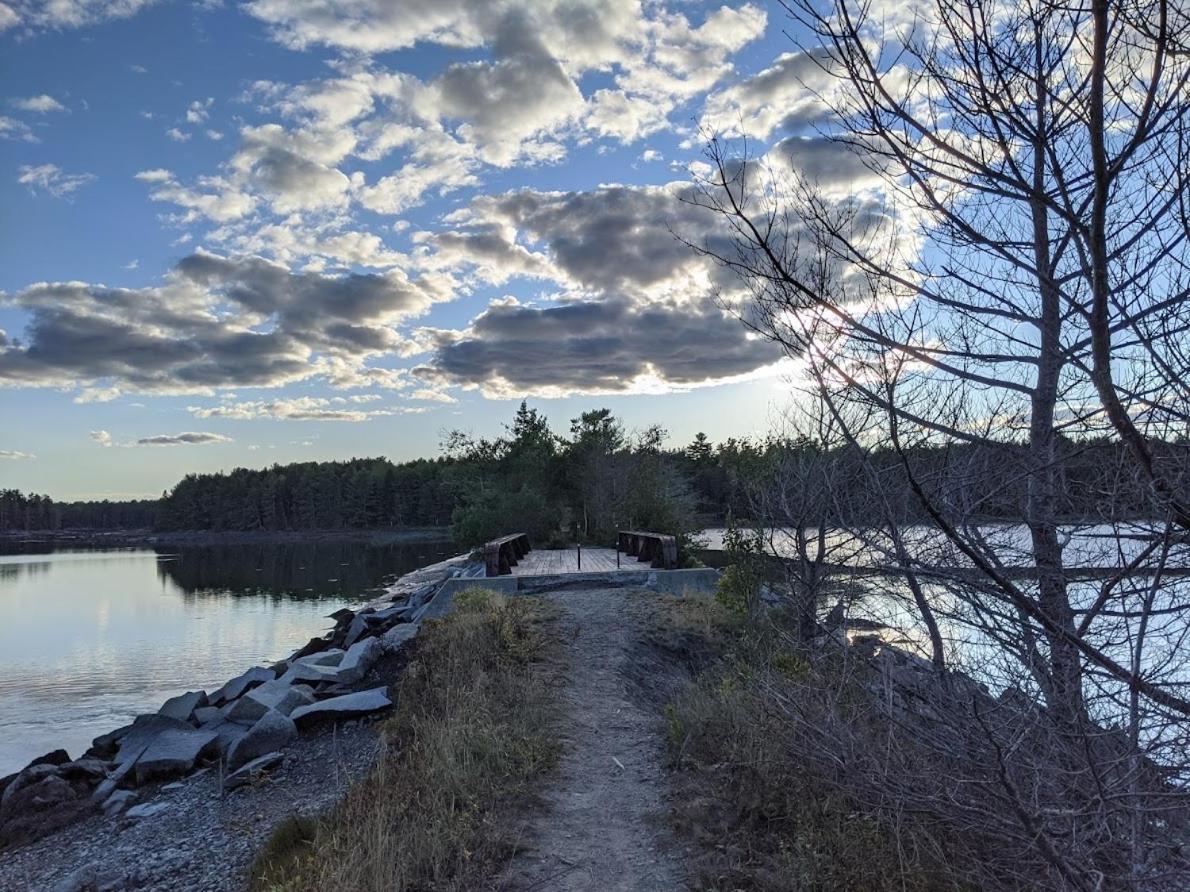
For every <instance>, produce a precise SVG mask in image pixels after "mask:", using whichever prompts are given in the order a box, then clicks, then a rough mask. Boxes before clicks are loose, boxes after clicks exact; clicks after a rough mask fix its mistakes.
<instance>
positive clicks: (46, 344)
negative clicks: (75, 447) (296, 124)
mask: <svg viewBox="0 0 1190 892" xmlns="http://www.w3.org/2000/svg"><path fill="white" fill-rule="evenodd" d="M2 300H3V302H4V303H5V304H8V305H11V306H14V307H17V308H20V309H24V310H27V311H28V312H29V314H30V317H29V321H28V323H27V326H26V329H25V331H24V333H23V335H22V336H21V337H20V338H19V339H18V338H16V337H13V338H10V340H9V341H8V343H6V344H5V343H0V381H7V382H11V383H20V384H26V385H34V386H36V385H43V386H80V385H83V384H88V383H92V382H96V381H104V382H108V383H111V384H112V385H114V386H116V387H122V388H130V389H134V390H146V391H158V392H171V391H172V392H185V391H201V390H211V389H216V388H220V387H237V386H274V385H279V384H283V383H286V382H290V381H296V380H301V379H304V378H309V377H312V376H314V375H317V374H321V373H324V372H325V373H328V374H329V373H330V372H331V371H333V372H334V374H335V375H336V377H337V379H338V380H339V381H340V382H343V381H345V380H348V381H349V380H350V377H351V375H350V372H351V371H352V370H358V369H361V368H362V364H363V362H364V360H366V359H367V358H368V357H370V356H373V355H377V354H381V353H388V352H391V351H393V350H396V349H398V348H399V347H400V346H401V344H402V340H401V338H400V337H399V336H398V335H397V333H396V332H395V330H394V328H393V326H394V325H395V324H396V323H397V322H398V321H399V320H401V319H404V318H406V317H408V316H411V315H415V314H417V313H419V312H421V311H422V310H424V309H425V308H426V307H427V306H429V303H430V297H429V296H428V295H427V294H426V293H425V292H424V291H423V290H422V289H420V288H419V287H418V286H417V285H416V284H415V283H412V282H410V281H408V280H407V279H405V278H404V277H403V276H401V275H399V274H392V275H342V276H330V275H321V274H317V273H292V272H290V271H288V270H287V269H285V268H284V267H282V266H278V265H277V264H273V263H270V262H268V261H264V260H261V259H259V258H225V257H219V256H216V255H213V254H206V253H196V254H192V255H190V256H189V257H186V258H184V259H183V260H182V261H180V262H179V263H178V264H177V266H176V267H175V269H174V270H173V272H172V273H171V275H170V276H169V277H168V278H167V280H166V282H165V283H164V284H162V285H159V286H155V287H150V288H141V289H118V288H105V287H103V286H99V285H88V284H84V283H56V284H39V285H34V286H31V287H30V288H27V289H25V290H24V291H20V292H18V293H16V294H14V295H11V296H7V297H5V298H3V299H2ZM324 362H325V363H330V364H331V365H333V369H329V368H326V367H324Z"/></svg>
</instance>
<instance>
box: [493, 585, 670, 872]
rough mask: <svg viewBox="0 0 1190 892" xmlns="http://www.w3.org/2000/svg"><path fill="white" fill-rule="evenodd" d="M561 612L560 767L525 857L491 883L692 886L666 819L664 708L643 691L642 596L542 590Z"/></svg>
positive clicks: (526, 835) (528, 824)
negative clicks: (639, 662) (639, 678)
mask: <svg viewBox="0 0 1190 892" xmlns="http://www.w3.org/2000/svg"><path fill="white" fill-rule="evenodd" d="M541 597H543V598H546V599H548V600H550V601H552V602H554V603H555V604H557V606H558V608H559V610H560V613H561V615H560V620H559V628H560V629H561V630H562V631H563V634H564V635H565V636H566V641H567V649H568V651H569V654H568V664H569V670H568V672H567V678H566V681H565V687H564V688H563V695H562V696H563V710H564V714H563V718H562V727H561V733H562V738H563V745H564V747H565V750H564V754H563V757H562V760H561V764H560V767H559V771H558V772H557V775H556V777H555V778H554V779H553V781H552V783H551V784H550V785H549V787H548V788H547V789H546V790H545V791H544V793H543V802H542V807H541V808H540V809H537V810H535V811H533V812H532V813H530V814H528V815H526V816H525V817H524V819H523V823H522V826H521V827H520V828H519V833H518V834H514V835H515V836H517V837H518V842H519V853H518V854H517V855H516V856H515V857H514V858H513V860H512V861H511V863H510V864H509V865H508V866H507V868H506V869H505V870H504V871H503V873H502V875H501V876H500V877H499V878H498V881H497V882H496V883H495V884H494V885H495V887H496V888H498V889H504V890H517V892H527V890H562V892H569V890H592V892H594V890H607V892H617V890H667V889H684V888H687V886H688V877H687V873H686V869H685V864H686V863H688V859H686V858H685V857H684V856H683V851H682V849H681V847H680V846H679V844H678V843H677V842H676V841H675V839H674V838H673V836H672V835H671V834H670V832H669V830H668V828H667V826H666V824H665V820H664V813H665V811H666V803H665V794H666V791H667V789H668V787H667V781H666V778H665V775H664V769H663V765H662V757H663V752H662V746H663V741H662V729H661V726H660V719H659V714H658V712H657V710H656V709H655V708H653V707H652V706H651V705H650V704H649V703H648V702H647V701H646V699H645V698H643V697H641V696H640V695H639V692H638V689H639V685H638V684H637V683H636V681H635V679H634V677H633V676H634V672H633V668H634V660H635V657H636V656H637V654H638V651H639V647H640V646H639V636H640V620H641V617H642V609H641V602H640V599H647V598H655V597H656V595H655V594H653V593H644V592H634V591H631V590H624V589H614V588H605V589H581V590H574V591H566V590H564V591H556V592H550V593H547V594H543V595H541Z"/></svg>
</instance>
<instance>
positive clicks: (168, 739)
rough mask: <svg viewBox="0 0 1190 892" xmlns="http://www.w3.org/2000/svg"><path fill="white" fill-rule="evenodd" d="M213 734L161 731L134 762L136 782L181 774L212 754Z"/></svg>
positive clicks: (189, 729)
mask: <svg viewBox="0 0 1190 892" xmlns="http://www.w3.org/2000/svg"><path fill="white" fill-rule="evenodd" d="M215 737H216V735H215V732H214V731H203V730H200V729H197V728H186V729H185V730H179V729H169V730H166V731H162V732H161V733H160V734H158V735H157V736H156V737H155V738H153V741H152V743H150V744H149V745H148V746H147V747H146V748H145V750H144V752H143V753H141V755H140V756H139V757H138V758H137V760H136V782H137V784H143V783H146V782H148V781H151V780H156V779H157V778H161V777H176V776H178V775H181V774H185V773H186V772H188V771H189V770H190V769H192V768H193V767H194V763H195V762H197V761H198V760H199V759H201V758H202V757H203V756H205V755H214V753H215V751H216V749H217V747H216V746H215Z"/></svg>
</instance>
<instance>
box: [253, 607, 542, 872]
mask: <svg viewBox="0 0 1190 892" xmlns="http://www.w3.org/2000/svg"><path fill="white" fill-rule="evenodd" d="M548 621H549V617H548V615H547V614H546V611H545V608H544V607H543V605H542V604H541V603H540V602H538V601H535V600H533V599H529V598H513V599H508V600H506V599H504V598H502V597H500V596H499V595H496V594H494V593H493V592H490V591H487V590H483V589H478V588H473V589H468V590H467V591H465V592H462V593H460V594H459V595H458V596H457V599H456V609H455V611H454V613H452V614H451V615H450V616H449V617H448V618H446V619H445V620H443V621H441V622H432V623H427V625H426V627H425V628H424V629H423V631H422V633H421V634H420V635H419V636H418V638H417V645H416V651H415V653H414V658H413V661H412V662H410V664H409V665H408V667H407V668H406V670H405V672H404V673H403V675H402V677H401V680H400V682H399V686H398V694H397V711H396V713H395V714H394V716H393V717H392V718H390V719H389V720H388V721H387V722H386V723H385V726H384V735H385V742H386V746H385V754H384V755H383V756H382V757H381V759H380V760H379V763H378V765H377V767H376V768H375V769H374V770H373V772H372V773H371V774H370V775H369V776H367V777H366V778H365V779H363V780H361V781H360V782H358V783H356V784H355V785H354V786H353V787H352V789H351V790H350V791H349V792H348V794H347V796H346V797H345V799H344V800H343V802H342V803H341V804H340V805H339V806H338V807H337V808H335V809H334V810H333V811H332V812H331V813H330V814H328V815H326V816H324V817H323V818H322V819H320V820H318V821H316V822H305V823H303V824H298V823H294V822H291V823H289V824H286V825H284V826H282V827H280V828H278V831H277V832H276V833H274V836H273V838H272V839H271V840H270V844H269V845H268V846H267V847H266V848H265V849H264V851H263V852H262V853H261V854H260V856H259V857H258V859H257V862H256V864H255V865H254V867H253V872H252V882H251V888H252V889H253V890H256V892H263V890H268V892H274V890H275V892H291V890H303V892H304V890H319V892H335V890H342V892H347V890H351V892H365V890H376V892H380V890H385V892H399V890H413V889H435V890H450V889H475V888H482V886H483V880H484V878H485V877H487V876H489V875H490V873H491V872H492V871H493V870H494V868H495V867H496V865H497V863H498V862H499V861H500V860H501V859H503V858H505V857H507V855H508V852H509V843H508V841H507V839H506V836H505V833H504V828H505V826H507V824H508V823H509V822H510V819H511V817H512V815H513V814H514V813H515V812H516V810H517V809H518V808H519V807H520V806H521V805H523V803H524V802H525V800H526V798H527V796H528V795H529V794H531V792H532V791H533V789H534V787H535V786H536V781H537V780H538V779H539V778H540V777H541V776H542V775H543V774H544V773H546V772H548V771H549V770H550V769H551V768H552V767H553V766H554V764H555V763H556V760H557V756H558V750H559V746H558V742H557V740H556V737H555V735H554V730H553V729H554V728H555V726H556V692H555V686H554V683H553V681H552V679H553V678H554V677H555V676H556V672H555V671H553V667H552V666H551V664H550V661H552V660H553V659H554V658H555V657H556V651H555V649H554V644H553V643H552V642H553V637H552V635H551V634H550V633H549V628H548V625H549V622H548Z"/></svg>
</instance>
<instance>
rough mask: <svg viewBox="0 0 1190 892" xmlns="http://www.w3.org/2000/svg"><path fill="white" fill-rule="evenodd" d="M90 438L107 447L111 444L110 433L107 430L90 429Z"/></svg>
mask: <svg viewBox="0 0 1190 892" xmlns="http://www.w3.org/2000/svg"><path fill="white" fill-rule="evenodd" d="M91 439H92V440H94V441H95V442H96V443H98V444H99V445H100V446H104V447H107V446H111V445H112V435H111V434H110V433H108V432H107V431H103V430H99V431H91Z"/></svg>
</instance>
